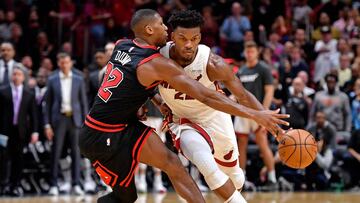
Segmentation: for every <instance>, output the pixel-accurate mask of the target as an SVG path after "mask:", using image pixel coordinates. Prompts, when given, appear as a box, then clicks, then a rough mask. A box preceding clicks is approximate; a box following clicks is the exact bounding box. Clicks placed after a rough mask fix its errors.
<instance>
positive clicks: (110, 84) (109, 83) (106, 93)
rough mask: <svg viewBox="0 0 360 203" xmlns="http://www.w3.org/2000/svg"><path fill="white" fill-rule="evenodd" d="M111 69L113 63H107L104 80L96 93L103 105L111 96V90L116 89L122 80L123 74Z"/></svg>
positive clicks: (116, 69)
mask: <svg viewBox="0 0 360 203" xmlns="http://www.w3.org/2000/svg"><path fill="white" fill-rule="evenodd" d="M113 67H114V64H113V63H111V62H109V63H108V64H107V66H106V71H105V75H104V79H103V82H102V84H101V87H100V88H99V92H98V96H99V97H100V99H102V100H103V101H104V102H105V103H106V102H108V101H109V99H110V97H111V95H112V94H113V93H112V91H111V89H113V88H116V87H118V86H119V85H120V83H121V81H122V80H123V75H124V74H123V72H121V71H120V70H119V69H118V68H116V67H115V68H113Z"/></svg>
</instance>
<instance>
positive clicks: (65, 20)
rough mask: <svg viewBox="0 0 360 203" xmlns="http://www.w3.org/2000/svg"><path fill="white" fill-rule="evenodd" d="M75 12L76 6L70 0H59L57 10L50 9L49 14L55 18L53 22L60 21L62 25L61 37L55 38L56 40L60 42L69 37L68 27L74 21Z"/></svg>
mask: <svg viewBox="0 0 360 203" xmlns="http://www.w3.org/2000/svg"><path fill="white" fill-rule="evenodd" d="M75 13H76V7H75V4H74V3H73V2H72V0H60V1H59V7H58V9H57V11H54V10H52V11H50V13H49V16H50V17H53V18H55V19H56V20H57V21H55V22H54V23H61V25H62V28H61V29H62V30H61V35H62V38H60V39H57V40H58V41H60V42H62V41H63V40H69V39H70V28H71V26H72V25H73V23H74V21H75ZM58 32H59V30H58Z"/></svg>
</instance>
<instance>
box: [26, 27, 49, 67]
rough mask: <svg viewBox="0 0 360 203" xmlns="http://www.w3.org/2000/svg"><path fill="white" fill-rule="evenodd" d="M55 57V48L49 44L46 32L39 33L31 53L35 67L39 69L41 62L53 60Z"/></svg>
mask: <svg viewBox="0 0 360 203" xmlns="http://www.w3.org/2000/svg"><path fill="white" fill-rule="evenodd" d="M54 57H55V47H54V45H52V44H51V43H50V42H49V39H48V36H47V34H46V33H45V32H39V34H38V35H37V39H36V45H35V48H34V50H32V52H31V58H32V59H33V62H34V67H39V65H40V61H42V60H43V59H44V58H50V59H53V58H54Z"/></svg>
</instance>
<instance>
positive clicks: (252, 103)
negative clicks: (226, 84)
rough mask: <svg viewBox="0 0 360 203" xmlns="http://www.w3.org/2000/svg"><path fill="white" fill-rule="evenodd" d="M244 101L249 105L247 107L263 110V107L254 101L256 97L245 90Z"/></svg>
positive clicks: (257, 101)
mask: <svg viewBox="0 0 360 203" xmlns="http://www.w3.org/2000/svg"><path fill="white" fill-rule="evenodd" d="M246 100H247V103H248V104H249V106H248V107H250V108H253V109H256V110H265V109H264V106H263V105H262V104H261V103H260V102H259V100H257V99H256V97H255V96H254V95H253V94H251V93H250V92H249V91H247V90H246Z"/></svg>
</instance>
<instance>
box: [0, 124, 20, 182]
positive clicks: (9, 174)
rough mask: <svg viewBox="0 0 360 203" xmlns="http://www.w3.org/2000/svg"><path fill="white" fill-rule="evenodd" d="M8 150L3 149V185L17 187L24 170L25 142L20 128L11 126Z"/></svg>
mask: <svg viewBox="0 0 360 203" xmlns="http://www.w3.org/2000/svg"><path fill="white" fill-rule="evenodd" d="M8 136H9V140H8V144H7V147H6V148H3V147H1V159H2V160H1V175H0V177H1V184H2V185H3V186H5V185H9V186H12V187H16V186H19V185H20V179H21V174H22V170H23V167H24V166H23V162H24V154H23V148H24V146H25V140H24V138H23V137H22V136H20V134H19V128H18V126H10V133H9V135H8Z"/></svg>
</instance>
